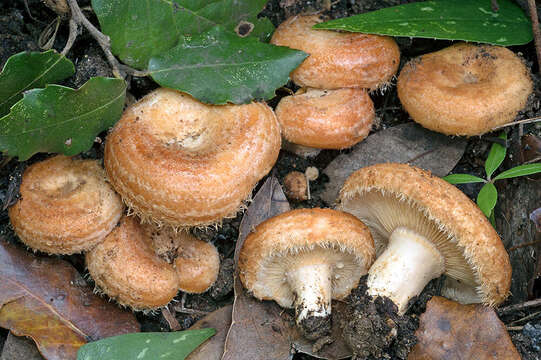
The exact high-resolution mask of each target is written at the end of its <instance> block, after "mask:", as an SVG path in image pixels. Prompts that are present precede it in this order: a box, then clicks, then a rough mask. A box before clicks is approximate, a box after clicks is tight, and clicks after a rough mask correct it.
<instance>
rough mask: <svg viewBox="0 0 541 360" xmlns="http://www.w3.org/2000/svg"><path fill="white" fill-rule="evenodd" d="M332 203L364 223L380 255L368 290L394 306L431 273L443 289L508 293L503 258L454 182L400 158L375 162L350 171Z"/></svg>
mask: <svg viewBox="0 0 541 360" xmlns="http://www.w3.org/2000/svg"><path fill="white" fill-rule="evenodd" d="M338 209H339V210H342V211H346V212H349V213H351V214H353V215H355V216H356V217H357V218H359V219H360V220H362V221H363V222H364V223H365V224H366V225H367V226H368V227H369V229H370V232H371V233H372V236H373V237H374V241H375V243H376V249H377V253H378V256H379V257H378V259H377V260H376V262H375V263H374V265H373V266H372V268H370V271H369V275H368V287H369V294H370V295H383V296H387V297H389V298H391V300H393V301H394V302H395V304H396V305H397V306H398V308H399V311H400V312H402V313H403V312H405V310H406V307H407V303H408V301H409V299H411V298H412V297H413V296H416V295H418V294H419V293H420V292H421V291H422V289H423V288H424V286H425V285H426V284H427V283H428V282H429V281H430V280H431V279H434V278H437V277H439V276H440V275H442V274H445V275H446V276H447V277H448V278H450V279H453V280H452V281H450V282H447V285H448V288H447V289H446V290H445V294H446V296H448V297H451V298H452V299H453V300H457V301H461V302H467V303H471V302H482V303H484V304H486V305H491V306H495V305H498V304H500V303H501V302H503V300H504V299H505V298H506V297H507V295H508V294H509V288H510V284H511V265H510V263H509V256H508V255H507V252H506V251H505V248H504V246H503V244H502V242H501V240H500V238H499V237H498V234H497V233H496V231H495V230H494V228H493V227H492V226H491V225H490V223H489V222H488V220H487V218H486V216H484V214H483V213H482V212H481V210H480V209H479V208H478V207H477V205H475V204H474V203H473V202H472V201H471V200H470V199H469V198H468V197H467V196H466V195H464V194H463V193H462V192H461V191H460V190H458V189H457V188H456V187H455V186H453V185H451V184H449V183H447V182H446V181H444V180H442V179H440V178H438V177H435V176H432V175H431V174H430V173H429V172H427V171H424V170H421V169H419V168H416V167H413V166H409V165H405V164H378V165H374V166H369V167H365V168H363V169H360V170H358V171H356V172H354V173H353V174H352V175H351V176H350V177H349V178H348V179H347V180H346V183H345V184H344V186H343V188H342V190H341V191H340V196H339V205H338Z"/></svg>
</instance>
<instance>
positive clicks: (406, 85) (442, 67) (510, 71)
mask: <svg viewBox="0 0 541 360" xmlns="http://www.w3.org/2000/svg"><path fill="white" fill-rule="evenodd" d="M397 89H398V97H399V98H400V102H401V103H402V105H403V106H404V109H406V111H407V112H408V113H409V115H410V116H411V118H412V119H413V120H415V121H416V122H418V123H419V124H421V125H422V126H424V127H425V128H427V129H430V130H434V131H437V132H441V133H444V134H447V135H468V136H471V135H481V134H484V133H486V132H488V131H490V130H492V129H493V128H494V127H497V126H498V125H502V124H505V123H507V122H510V121H513V120H514V119H515V117H516V116H517V113H518V111H519V110H521V109H522V108H524V106H525V105H526V101H527V99H528V96H529V95H530V94H531V93H532V89H533V86H532V80H531V75H530V71H529V70H528V68H527V67H526V65H525V64H524V63H523V62H522V61H521V59H520V58H519V57H518V56H517V55H515V54H514V53H513V52H512V51H511V50H509V49H507V48H504V47H500V46H490V45H473V44H465V43H460V44H456V45H453V46H450V47H448V48H445V49H443V50H440V51H436V52H433V53H430V54H425V55H422V56H420V57H418V58H415V59H413V60H411V61H410V62H408V63H407V64H406V65H404V68H403V69H402V71H401V72H400V75H399V76H398V83H397Z"/></svg>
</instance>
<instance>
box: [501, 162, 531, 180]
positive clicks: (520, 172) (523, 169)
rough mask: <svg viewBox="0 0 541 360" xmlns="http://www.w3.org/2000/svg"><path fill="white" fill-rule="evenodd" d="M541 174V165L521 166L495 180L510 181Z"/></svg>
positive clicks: (503, 173) (505, 172) (507, 171)
mask: <svg viewBox="0 0 541 360" xmlns="http://www.w3.org/2000/svg"><path fill="white" fill-rule="evenodd" d="M540 172H541V163H535V164H526V165H519V166H515V167H514V168H511V169H509V170H505V171H504V172H501V173H500V174H498V176H496V177H495V178H494V180H501V179H510V178H514V177H519V176H525V175H533V174H537V173H540Z"/></svg>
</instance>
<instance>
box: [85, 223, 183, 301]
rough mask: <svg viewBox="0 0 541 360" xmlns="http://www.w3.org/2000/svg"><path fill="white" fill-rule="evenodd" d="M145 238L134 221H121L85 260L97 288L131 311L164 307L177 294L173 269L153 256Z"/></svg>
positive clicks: (176, 279) (146, 233) (145, 235)
mask: <svg viewBox="0 0 541 360" xmlns="http://www.w3.org/2000/svg"><path fill="white" fill-rule="evenodd" d="M148 235H149V234H148V232H147V230H145V228H144V227H143V225H141V224H140V223H139V222H138V219H136V218H135V217H124V218H122V220H121V222H120V225H119V226H118V227H117V228H115V229H114V230H113V231H112V232H111V233H110V234H109V235H108V236H107V237H106V238H105V240H104V241H103V242H102V243H100V244H98V245H97V246H96V247H95V248H94V249H92V250H91V251H89V252H87V253H86V257H85V260H86V266H87V268H88V271H89V273H90V276H91V277H92V279H94V281H95V282H96V285H97V286H98V288H99V289H100V290H101V291H103V292H104V293H106V294H107V295H109V297H111V298H113V299H115V300H116V301H117V302H118V303H119V304H121V305H125V306H129V307H131V308H132V309H134V310H148V309H155V308H158V307H162V306H165V305H167V304H168V303H169V302H170V301H171V300H172V299H173V298H174V297H175V295H176V294H177V292H178V276H177V273H176V271H175V269H174V268H173V265H171V264H169V263H168V262H167V261H165V260H163V259H161V258H160V257H158V256H157V255H156V253H155V252H154V249H153V248H152V242H151V239H150V237H149V236H148Z"/></svg>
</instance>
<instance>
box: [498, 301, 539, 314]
mask: <svg viewBox="0 0 541 360" xmlns="http://www.w3.org/2000/svg"><path fill="white" fill-rule="evenodd" d="M536 306H541V298H539V299H535V300H530V301H525V302H523V303H520V304H514V305H509V306H506V307H503V308H501V309H498V313H499V314H500V315H503V314H507V313H510V312H513V311H516V310H522V309H527V308H530V307H536Z"/></svg>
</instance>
